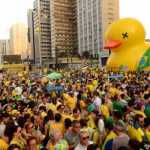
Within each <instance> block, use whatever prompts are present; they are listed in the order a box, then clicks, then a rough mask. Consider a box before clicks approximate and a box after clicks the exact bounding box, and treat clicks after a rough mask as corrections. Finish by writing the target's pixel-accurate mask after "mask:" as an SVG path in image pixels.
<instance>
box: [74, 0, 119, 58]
mask: <svg viewBox="0 0 150 150" xmlns="http://www.w3.org/2000/svg"><path fill="white" fill-rule="evenodd" d="M118 18H119V0H77V23H78V50H79V53H80V55H82V54H83V53H84V52H85V51H88V52H89V54H90V55H92V56H93V57H97V55H98V53H99V52H100V50H103V45H104V44H103V43H104V32H105V30H106V28H107V27H108V25H109V24H111V23H112V22H113V21H114V20H117V19H118Z"/></svg>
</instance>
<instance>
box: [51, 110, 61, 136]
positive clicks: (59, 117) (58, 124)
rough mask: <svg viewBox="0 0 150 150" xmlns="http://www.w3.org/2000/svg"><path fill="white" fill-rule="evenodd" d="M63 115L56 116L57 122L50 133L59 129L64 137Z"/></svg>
mask: <svg viewBox="0 0 150 150" xmlns="http://www.w3.org/2000/svg"><path fill="white" fill-rule="evenodd" d="M61 118H62V117H61V115H60V114H59V113H56V114H55V121H54V122H52V123H51V125H50V133H51V132H53V131H54V130H56V129H58V131H60V132H61V134H62V135H64V124H63V123H62V122H61Z"/></svg>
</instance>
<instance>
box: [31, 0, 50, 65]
mask: <svg viewBox="0 0 150 150" xmlns="http://www.w3.org/2000/svg"><path fill="white" fill-rule="evenodd" d="M33 8H34V9H33V18H34V19H33V20H34V43H35V63H36V64H40V65H42V64H45V65H48V64H49V63H50V60H51V30H50V27H51V25H50V0H35V1H34V6H33Z"/></svg>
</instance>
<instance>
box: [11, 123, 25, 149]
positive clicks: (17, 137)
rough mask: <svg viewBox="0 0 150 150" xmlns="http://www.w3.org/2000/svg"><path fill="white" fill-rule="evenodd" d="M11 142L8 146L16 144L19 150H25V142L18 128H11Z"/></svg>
mask: <svg viewBox="0 0 150 150" xmlns="http://www.w3.org/2000/svg"><path fill="white" fill-rule="evenodd" d="M12 135H13V137H12V140H11V142H10V144H16V145H18V146H19V147H20V150H25V147H26V141H25V140H24V139H23V138H22V136H21V128H20V127H19V126H15V125H14V126H13V127H12Z"/></svg>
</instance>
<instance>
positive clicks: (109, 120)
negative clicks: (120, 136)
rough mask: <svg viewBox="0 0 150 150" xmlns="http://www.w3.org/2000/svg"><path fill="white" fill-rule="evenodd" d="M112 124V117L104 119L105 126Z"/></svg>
mask: <svg viewBox="0 0 150 150" xmlns="http://www.w3.org/2000/svg"><path fill="white" fill-rule="evenodd" d="M113 125H114V121H113V118H112V117H108V118H106V119H105V126H106V127H110V126H113Z"/></svg>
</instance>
